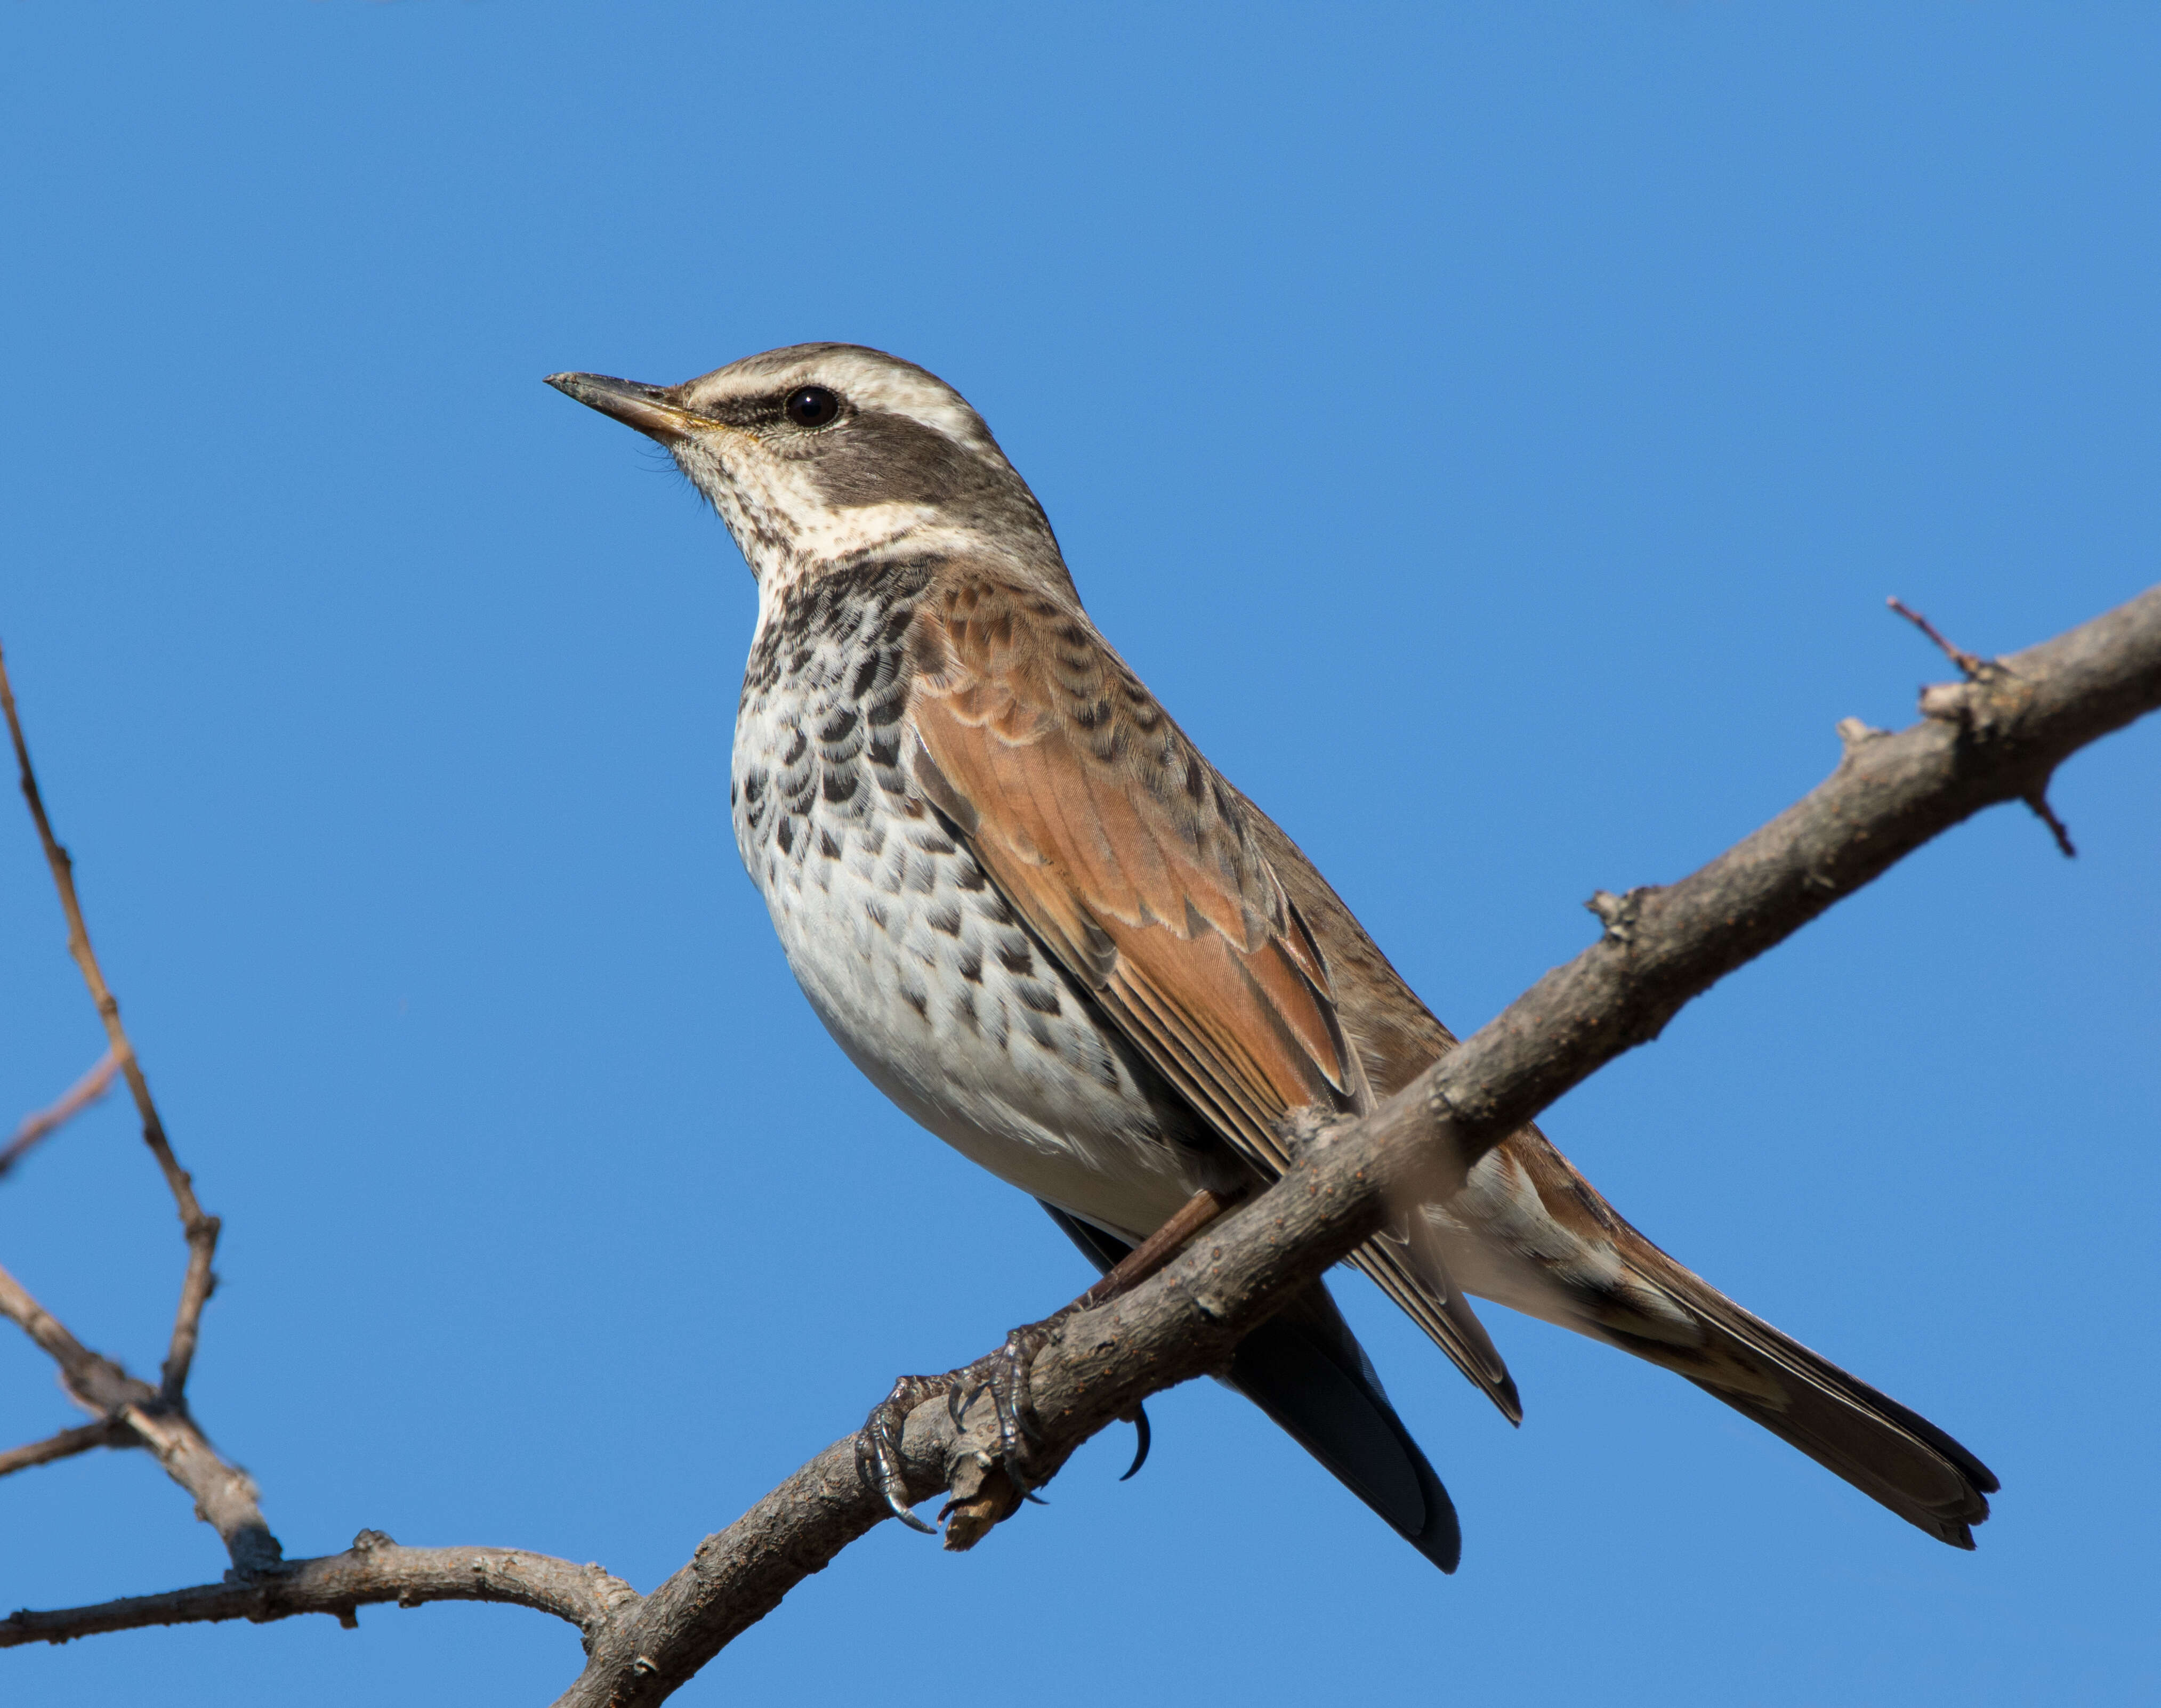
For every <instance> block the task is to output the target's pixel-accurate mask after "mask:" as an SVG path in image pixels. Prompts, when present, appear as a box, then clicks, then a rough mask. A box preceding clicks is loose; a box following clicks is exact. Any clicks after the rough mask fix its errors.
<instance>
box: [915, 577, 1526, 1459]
mask: <svg viewBox="0 0 2161 1708" xmlns="http://www.w3.org/2000/svg"><path fill="white" fill-rule="evenodd" d="M909 647H910V649H911V658H912V662H913V664H914V681H915V691H914V694H913V696H912V698H911V701H910V704H909V714H908V717H909V724H910V727H911V728H912V729H913V731H914V737H915V740H916V744H917V745H918V748H919V751H918V752H917V753H915V755H914V771H915V776H916V781H917V783H918V785H919V787H921V788H922V789H923V791H924V794H925V795H926V796H928V797H929V799H930V800H931V802H933V804H934V805H935V806H936V807H938V808H939V810H940V811H941V812H944V813H945V816H946V817H947V818H950V820H951V821H952V822H953V823H954V825H955V826H956V828H957V829H958V830H959V832H960V833H961V835H962V836H963V837H964V838H966V840H967V842H968V844H969V846H970V848H971V850H972V851H973V853H974V854H975V856H976V859H977V861H978V862H979V863H981V864H982V866H983V868H984V870H986V871H987V872H988V873H989V875H990V876H991V878H992V881H993V882H995V883H996V884H997V885H998V887H999V889H1000V890H1002V892H1003V894H1004V895H1005V896H1006V898H1007V900H1008V901H1009V902H1011V904H1012V905H1013V908H1014V910H1015V911H1017V912H1018V914H1019V915H1020V916H1021V917H1022V918H1023V920H1024V921H1026V923H1027V925H1028V928H1029V929H1030V930H1031V931H1033V932H1034V933H1035V935H1036V936H1037V937H1038V938H1039V939H1040V940H1041V942H1043V944H1044V947H1045V948H1046V949H1047V950H1048V951H1049V953H1051V954H1052V955H1054V957H1056V958H1057V959H1058V960H1059V961H1060V963H1061V964H1063V965H1064V967H1065V969H1066V970H1067V971H1068V972H1069V973H1071V974H1072V975H1073V976H1074V977H1075V979H1079V980H1080V981H1081V984H1083V985H1084V986H1086V988H1087V989H1089V990H1090V991H1091V992H1092V993H1093V994H1094V995H1095V997H1096V1000H1097V1001H1098V1003H1100V1004H1101V1007H1102V1009H1103V1010H1104V1012H1105V1013H1106V1014H1107V1015H1109V1016H1110V1018H1111V1020H1112V1022H1113V1024H1115V1025H1117V1026H1118V1027H1119V1029H1120V1030H1121V1031H1123V1032H1124V1033H1125V1034H1126V1036H1127V1037H1128V1038H1129V1039H1131V1040H1132V1041H1133V1044H1134V1045H1135V1046H1136V1047H1138V1049H1139V1050H1140V1051H1141V1052H1142V1053H1143V1055H1144V1056H1147V1058H1148V1061H1149V1062H1150V1063H1151V1064H1152V1065H1153V1067H1155V1068H1156V1070H1157V1071H1158V1072H1160V1073H1161V1074H1162V1075H1163V1076H1164V1078H1165V1079H1166V1080H1168V1081H1169V1082H1170V1083H1171V1085H1172V1086H1174V1088H1176V1089H1177V1090H1178V1091H1179V1093H1180V1094H1181V1095H1182V1096H1184V1097H1185V1098H1186V1100H1187V1101H1188V1102H1189V1103H1191V1104H1192V1106H1193V1108H1195V1110H1196V1111H1197V1112H1198V1113H1199V1114H1200V1116H1201V1117H1202V1118H1203V1119H1205V1120H1206V1121H1207V1122H1208V1123H1209V1124H1211V1126H1212V1127H1214V1128H1215V1129H1216V1131H1217V1132H1218V1133H1220V1134H1221V1135H1222V1136H1223V1138H1224V1139H1225V1140H1226V1141H1227V1142H1228V1143H1229V1144H1230V1145H1232V1147H1233V1148H1234V1149H1235V1150H1237V1152H1238V1153H1239V1154H1240V1155H1242V1157H1243V1158H1244V1159H1245V1160H1247V1162H1248V1163H1249V1164H1251V1165H1252V1166H1253V1167H1255V1168H1256V1169H1258V1170H1259V1171H1260V1172H1261V1173H1262V1175H1263V1176H1264V1177H1266V1178H1269V1179H1273V1178H1274V1177H1275V1176H1278V1175H1279V1174H1280V1173H1281V1172H1282V1171H1284V1168H1285V1166H1286V1165H1288V1161H1289V1159H1288V1156H1287V1155H1286V1153H1285V1151H1284V1146H1283V1144H1282V1141H1281V1140H1280V1139H1279V1138H1278V1134H1277V1131H1276V1123H1277V1122H1278V1120H1279V1119H1281V1118H1282V1117H1283V1116H1284V1114H1287V1113H1289V1111H1291V1110H1293V1109H1298V1108H1306V1107H1308V1106H1309V1105H1314V1104H1319V1105H1320V1106H1322V1107H1324V1108H1336V1109H1358V1108H1367V1107H1369V1106H1370V1103H1371V1098H1370V1095H1369V1093H1368V1092H1367V1087H1366V1082H1365V1079H1364V1077H1363V1074H1362V1070H1361V1067H1360V1064H1359V1059H1358V1055H1357V1052H1356V1051H1355V1050H1353V1049H1352V1048H1351V1046H1350V1045H1349V1044H1348V1043H1347V1042H1346V1040H1345V1037H1344V1036H1343V1030H1342V1027H1341V1025H1340V1023H1339V1021H1338V1018H1337V1014H1336V999H1335V997H1334V994H1333V992H1332V989H1331V987H1330V978H1329V969H1328V966H1327V963H1326V961H1325V958H1324V957H1323V956H1322V954H1321V953H1320V950H1319V949H1318V947H1316V946H1315V942H1314V938H1313V935H1312V932H1311V931H1310V929H1309V928H1308V927H1307V925H1306V923H1305V921H1304V919H1303V918H1302V917H1301V916H1300V915H1299V910H1298V908H1297V907H1296V906H1294V905H1293V903H1292V902H1291V901H1290V899H1289V896H1286V895H1285V893H1284V886H1283V885H1282V883H1281V882H1280V881H1279V880H1278V878H1277V875H1276V872H1275V870H1274V867H1273V864H1271V863H1270V861H1269V859H1268V857H1267V855H1266V854H1264V853H1263V851H1262V849H1261V848H1260V845H1259V844H1258V841H1257V840H1256V838H1255V835H1254V832H1253V817H1252V812H1251V810H1250V808H1248V807H1247V804H1246V802H1245V801H1244V798H1243V797H1242V796H1240V795H1239V794H1238V792H1237V791H1236V790H1235V789H1233V788H1232V787H1230V786H1229V785H1228V784H1227V783H1226V782H1225V781H1223V779H1222V778H1221V777H1220V776H1217V775H1216V771H1215V768H1214V767H1213V766H1211V765H1210V764H1209V763H1208V761H1206V760H1205V759H1204V758H1203V757H1202V756H1201V755H1200V752H1199V750H1197V749H1195V747H1194V745H1193V744H1192V743H1191V742H1190V741H1189V740H1187V739H1186V737H1185V734H1184V732H1183V731H1181V730H1180V729H1179V727H1178V726H1177V724H1174V723H1173V722H1172V721H1171V719H1170V718H1169V714H1166V713H1165V712H1164V709H1163V708H1162V707H1161V706H1159V705H1158V704H1157V703H1156V701H1155V698H1154V697H1153V695H1151V694H1150V693H1148V689H1147V688H1144V687H1143V686H1142V684H1141V682H1140V679H1139V678H1138V677H1136V676H1135V675H1134V674H1133V672H1132V671H1131V670H1130V669H1128V668H1127V666H1126V664H1125V662H1124V661H1123V660H1122V659H1120V658H1119V657H1118V656H1117V654H1116V653H1115V652H1112V650H1111V648H1110V646H1108V644H1107V642H1105V641H1104V640H1103V639H1102V637H1101V636H1100V635H1098V634H1097V633H1096V630H1095V628H1094V626H1093V625H1092V624H1091V623H1090V622H1089V621H1088V620H1087V617H1086V615H1085V614H1084V613H1082V612H1081V610H1080V609H1079V607H1078V606H1077V605H1075V604H1073V603H1071V602H1070V600H1062V599H1060V598H1059V597H1057V596H1055V595H1054V594H1051V593H1049V592H1047V591H1044V590H1042V589H1039V588H1034V587H1025V586H1022V585H1020V584H1018V583H1016V582H1014V581H1013V580H1011V579H1007V578H1005V577H1003V576H1002V575H1000V574H998V573H997V572H996V571H995V570H987V569H982V568H976V567H975V566H971V565H966V564H962V565H949V566H947V567H946V568H945V570H944V571H943V572H942V573H941V574H940V576H939V577H938V578H937V579H936V580H935V581H934V584H933V585H932V587H931V589H929V592H928V594H926V596H925V598H924V600H923V602H922V604H921V605H919V607H918V608H917V610H916V614H915V617H914V626H913V627H912V628H911V630H910V631H909ZM1429 1246H1430V1242H1424V1247H1429ZM1356 1261H1357V1262H1358V1264H1359V1266H1360V1267H1361V1268H1362V1269H1365V1270H1366V1271H1367V1274H1368V1275H1372V1277H1373V1278H1374V1279H1375V1280H1377V1281H1378V1282H1379V1283H1380V1284H1381V1285H1382V1286H1383V1288H1384V1289H1385V1290H1387V1291H1388V1293H1389V1294H1390V1295H1391V1296H1392V1297H1393V1298H1394V1299H1395V1300H1396V1301H1397V1303H1398V1304H1399V1305H1401V1306H1403V1309H1404V1310H1405V1311H1409V1313H1410V1315H1411V1316H1412V1317H1413V1319H1414V1320H1415V1321H1417V1322H1418V1323H1419V1326H1421V1327H1422V1328H1424V1330H1425V1331H1426V1332H1427V1333H1428V1334H1429V1335H1431V1336H1432V1337H1433V1338H1434V1339H1435V1341H1436V1342H1438V1343H1439V1344H1440V1347H1442V1349H1443V1350H1444V1351H1445V1352H1447V1353H1448V1355H1449V1356H1450V1358H1453V1359H1455V1363H1457V1365H1458V1366H1459V1367H1460V1368H1461V1369H1462V1370H1463V1372H1464V1373H1465V1374H1466V1375H1467V1376H1469V1377H1470V1378H1471V1380H1472V1381H1473V1382H1475V1383H1476V1384H1478V1386H1479V1387H1480V1388H1481V1389H1484V1390H1485V1391H1486V1393H1487V1394H1489V1395H1491V1396H1492V1398H1493V1399H1494V1401H1495V1403H1496V1404H1498V1405H1499V1406H1500V1407H1501V1409H1502V1411H1503V1412H1505V1413H1507V1415H1510V1416H1511V1417H1512V1418H1513V1417H1514V1416H1517V1415H1520V1413H1519V1409H1518V1404H1517V1401H1516V1397H1515V1390H1514V1386H1513V1384H1512V1383H1511V1382H1510V1381H1509V1379H1508V1374H1507V1367H1506V1366H1505V1365H1504V1364H1503V1363H1502V1361H1501V1357H1500V1354H1499V1353H1498V1352H1497V1351H1496V1350H1495V1349H1494V1347H1493V1344H1492V1341H1491V1340H1490V1339H1489V1338H1488V1337H1487V1334H1486V1332H1485V1329H1484V1327H1483V1326H1481V1324H1480V1323H1479V1321H1478V1320H1477V1318H1476V1316H1474V1315H1473V1314H1472V1313H1471V1309H1470V1307H1469V1306H1468V1304H1467V1303H1466V1301H1465V1300H1464V1298H1463V1296H1462V1294H1461V1291H1460V1290H1458V1289H1457V1288H1456V1287H1455V1286H1454V1285H1453V1284H1452V1283H1451V1282H1450V1280H1449V1278H1448V1276H1447V1274H1446V1272H1445V1269H1443V1268H1441V1267H1440V1262H1439V1259H1438V1255H1437V1252H1436V1251H1434V1250H1431V1249H1424V1248H1423V1247H1414V1244H1413V1243H1412V1242H1410V1241H1409V1240H1406V1239H1404V1238H1399V1237H1394V1236H1389V1235H1383V1236H1382V1237H1380V1238H1376V1239H1374V1240H1372V1241H1369V1242H1368V1243H1367V1244H1366V1245H1365V1246H1364V1247H1362V1248H1361V1249H1360V1250H1359V1252H1358V1253H1357V1254H1356Z"/></svg>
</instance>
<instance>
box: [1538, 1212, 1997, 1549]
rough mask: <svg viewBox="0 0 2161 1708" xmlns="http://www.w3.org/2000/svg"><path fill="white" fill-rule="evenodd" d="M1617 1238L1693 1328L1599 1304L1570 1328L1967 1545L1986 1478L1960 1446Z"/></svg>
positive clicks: (1991, 1488)
mask: <svg viewBox="0 0 2161 1708" xmlns="http://www.w3.org/2000/svg"><path fill="white" fill-rule="evenodd" d="M1629 1232H1630V1233H1634V1230H1633V1229H1632V1228H1631V1229H1630V1230H1629ZM1628 1245H1629V1247H1630V1248H1631V1249H1629V1251H1628V1258H1629V1263H1628V1268H1629V1269H1630V1270H1631V1271H1632V1276H1631V1279H1632V1280H1633V1281H1634V1283H1635V1284H1636V1285H1638V1286H1641V1287H1643V1288H1644V1289H1646V1290H1655V1291H1656V1292H1657V1293H1659V1294H1660V1295H1664V1298H1665V1299H1666V1300H1670V1301H1672V1302H1673V1303H1674V1305H1677V1306H1679V1307H1680V1309H1681V1311H1682V1312H1683V1313H1684V1314H1685V1316H1687V1317H1690V1318H1692V1319H1693V1320H1694V1321H1695V1325H1696V1326H1697V1328H1698V1329H1699V1331H1700V1335H1699V1336H1698V1337H1691V1339H1692V1342H1693V1343H1690V1342H1682V1341H1678V1340H1675V1339H1673V1338H1669V1337H1668V1336H1667V1335H1666V1334H1664V1333H1658V1334H1653V1335H1646V1334H1643V1333H1642V1332H1638V1324H1632V1323H1627V1322H1624V1321H1619V1320H1614V1318H1613V1317H1612V1316H1611V1315H1610V1314H1609V1313H1599V1315H1600V1316H1606V1317H1607V1319H1608V1320H1606V1321H1598V1320H1595V1319H1594V1320H1588V1321H1586V1320H1581V1319H1579V1320H1578V1321H1575V1322H1572V1323H1570V1326H1571V1327H1575V1328H1577V1329H1580V1331H1581V1332H1584V1333H1586V1334H1589V1335H1591V1336H1594V1337H1596V1338H1598V1339H1601V1340H1605V1341H1607V1342H1611V1343H1612V1344H1613V1345H1615V1346H1617V1347H1622V1349H1623V1350H1625V1351H1627V1352H1633V1353H1635V1354H1636V1355H1637V1356H1638V1358H1648V1359H1649V1360H1650V1361H1651V1362H1652V1363H1654V1364H1659V1365H1663V1366H1664V1368H1667V1369H1669V1370H1672V1371H1674V1372H1675V1373H1678V1374H1679V1375H1683V1376H1685V1377H1687V1378H1689V1380H1690V1381H1691V1382H1693V1383H1695V1384H1696V1386H1698V1387H1699V1388H1700V1389H1703V1390H1704V1391H1705V1393H1707V1394H1713V1395H1715V1396H1716V1397H1717V1398H1718V1399H1722V1400H1724V1401H1725V1402H1726V1404H1728V1405H1730V1406H1731V1407H1732V1408H1733V1409H1735V1410H1736V1411H1737V1412H1739V1413H1741V1415H1742V1416H1744V1417H1747V1418H1750V1419H1752V1420H1754V1421H1756V1422H1757V1423H1759V1424H1761V1425H1763V1427H1764V1428H1765V1429H1767V1430H1770V1431H1771V1433H1772V1434H1773V1435H1777V1436H1778V1437H1779V1438H1780V1439H1782V1440H1783V1441H1789V1442H1790V1443H1791V1444H1792V1445H1793V1446H1796V1447H1798V1448H1799V1449H1800V1450H1801V1451H1803V1452H1804V1453H1806V1454H1807V1455H1808V1456H1810V1458H1811V1459H1814V1460H1815V1461H1816V1462H1817V1463H1818V1464H1820V1465H1821V1466H1823V1467H1825V1468H1826V1469H1828V1470H1830V1471H1833V1472H1836V1473H1837V1474H1838V1475H1839V1476H1841V1477H1844V1478H1845V1479H1846V1481H1847V1482H1850V1483H1851V1484H1852V1485H1853V1486H1854V1487H1856V1488H1857V1489H1859V1490H1860V1491H1861V1492H1862V1493H1863V1494H1866V1495H1867V1496H1869V1497H1870V1498H1872V1499H1874V1500H1877V1501H1879V1502H1881V1503H1882V1504H1883V1505H1884V1506H1887V1507H1888V1508H1890V1509H1891V1510H1892V1511H1893V1512H1894V1513H1898V1516H1899V1517H1900V1518H1902V1519H1905V1520H1906V1521H1907V1522H1908V1524H1917V1525H1919V1527H1920V1528H1921V1529H1924V1530H1926V1531H1927V1532H1928V1533H1929V1534H1930V1535H1932V1536H1934V1537H1936V1538H1938V1539H1940V1540H1942V1541H1945V1542H1948V1543H1950V1544H1951V1546H1953V1547H1954V1548H1971V1547H1972V1546H1973V1529H1972V1527H1973V1526H1974V1525H1976V1524H1979V1523H1981V1520H1982V1519H1986V1518H1987V1516H1988V1501H1987V1496H1989V1495H1991V1494H1993V1493H1995V1492H1996V1489H1997V1480H1996V1477H1995V1474H1994V1473H1993V1472H1991V1471H1990V1470H1989V1468H1988V1467H1987V1466H1986V1465H1984V1464H1982V1463H1981V1461H1980V1460H1979V1459H1977V1458H1976V1457H1975V1456H1974V1455H1973V1454H1972V1453H1971V1452H1970V1451H1967V1449H1966V1448H1965V1447H1964V1446H1961V1445H1960V1444H1959V1443H1958V1442H1957V1441H1954V1440H1953V1439H1952V1438H1951V1437H1950V1435H1946V1434H1945V1432H1944V1431H1943V1430H1940V1429H1938V1428H1937V1427H1936V1426H1935V1425H1934V1424H1932V1423H1930V1422H1929V1420H1927V1419H1926V1418H1924V1417H1922V1416H1921V1415H1919V1413H1917V1412H1914V1411H1910V1410H1908V1409H1907V1408H1906V1407H1904V1406H1903V1405H1901V1404H1899V1403H1898V1401H1897V1400H1895V1399H1892V1398H1890V1396H1889V1395H1888V1394H1881V1393H1879V1392H1877V1390H1876V1389H1873V1388H1872V1387H1870V1386H1869V1385H1868V1384H1867V1383H1866V1382H1863V1381H1862V1380H1861V1379H1860V1378H1858V1377H1856V1376H1853V1375H1851V1374H1849V1373H1847V1372H1846V1371H1844V1370H1841V1368H1839V1367H1838V1366H1837V1365H1836V1364H1834V1363H1831V1362H1830V1359H1828V1358H1825V1357H1823V1356H1822V1355H1821V1354H1820V1353H1818V1352H1811V1351H1810V1349H1809V1348H1808V1347H1804V1346H1803V1345H1802V1344H1801V1343H1800V1342H1799V1341H1797V1340H1794V1338H1793V1337H1791V1336H1789V1335H1786V1334H1783V1333H1781V1332H1779V1331H1778V1330H1777V1329H1775V1328H1773V1326H1771V1325H1770V1324H1769V1323H1768V1322H1766V1321H1763V1319H1762V1318H1761V1317H1759V1316H1755V1315H1753V1314H1752V1313H1751V1312H1749V1311H1744V1310H1743V1309H1742V1307H1741V1306H1738V1305H1737V1304H1735V1303H1734V1302H1733V1300H1731V1299H1729V1298H1727V1297H1726V1295H1725V1294H1723V1293H1721V1292H1720V1291H1719V1290H1717V1289H1716V1287H1714V1286H1712V1285H1711V1284H1710V1283H1709V1282H1707V1281H1705V1280H1703V1279H1702V1278H1701V1277H1700V1276H1699V1275H1695V1274H1694V1273H1692V1272H1691V1271H1690V1270H1688V1269H1684V1268H1682V1267H1681V1265H1680V1264H1678V1263H1676V1262H1674V1259H1672V1258H1670V1257H1669V1256H1667V1255H1666V1254H1665V1253H1664V1252H1663V1251H1660V1250H1659V1249H1658V1248H1657V1247H1656V1246H1654V1245H1653V1244H1651V1243H1650V1242H1649V1241H1648V1240H1646V1239H1644V1238H1643V1236H1642V1235H1640V1234H1637V1235H1636V1236H1635V1238H1634V1239H1632V1240H1630V1241H1629V1242H1628ZM1630 1314H1631V1315H1633V1313H1630ZM1661 1314H1662V1315H1663V1313H1661ZM1638 1323H1640V1319H1638ZM1645 1326H1648V1325H1645Z"/></svg>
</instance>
